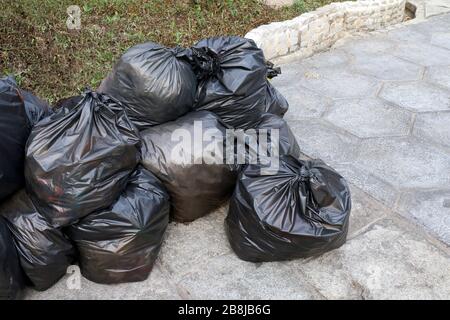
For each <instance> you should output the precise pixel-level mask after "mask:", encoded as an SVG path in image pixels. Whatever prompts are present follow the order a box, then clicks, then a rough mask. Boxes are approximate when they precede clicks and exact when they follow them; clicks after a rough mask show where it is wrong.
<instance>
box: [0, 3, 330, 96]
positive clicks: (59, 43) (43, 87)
mask: <svg viewBox="0 0 450 320" xmlns="http://www.w3.org/2000/svg"><path fill="white" fill-rule="evenodd" d="M329 2H331V0H297V1H296V2H295V4H294V5H293V6H292V7H287V8H282V9H278V10H276V9H272V8H269V7H267V6H266V5H264V4H262V3H261V2H260V1H258V0H223V1H219V0H88V1H80V0H15V1H11V0H0V8H2V9H1V10H0V73H1V74H6V73H9V74H11V73H12V74H14V75H15V76H16V77H17V80H18V81H19V82H20V85H21V86H23V87H24V88H26V89H29V90H32V91H34V92H35V93H36V94H38V95H39V96H41V97H42V98H46V99H48V100H50V102H55V101H56V100H58V99H60V98H63V97H67V96H71V95H74V94H77V93H79V92H80V91H81V90H82V89H83V88H84V87H86V86H91V87H93V88H95V87H96V86H97V85H98V84H99V83H100V81H101V79H102V78H103V77H104V76H105V75H106V74H107V73H108V71H109V70H110V69H111V67H112V65H113V63H114V61H115V60H116V59H117V57H119V56H120V55H121V54H122V53H123V52H124V51H125V50H126V49H127V48H129V47H131V46H133V45H135V44H137V43H141V42H145V41H155V42H158V43H162V44H164V45H167V46H175V45H182V46H190V45H192V44H194V43H195V42H196V41H198V40H200V39H202V38H205V37H209V36H216V35H245V34H246V33H247V32H248V31H249V30H251V29H253V28H255V27H256V26H258V25H261V24H265V23H269V22H272V21H280V20H286V19H291V18H293V17H295V16H297V15H299V14H301V13H303V12H305V11H310V10H314V9H315V8H317V7H319V6H322V5H325V4H327V3H329ZM69 5H79V6H80V8H81V10H82V15H81V30H69V29H68V28H67V26H66V19H67V17H68V15H67V12H66V10H67V7H68V6H69Z"/></svg>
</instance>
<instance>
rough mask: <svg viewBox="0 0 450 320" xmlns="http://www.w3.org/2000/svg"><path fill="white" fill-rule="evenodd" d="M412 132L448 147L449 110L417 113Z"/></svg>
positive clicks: (449, 138)
mask: <svg viewBox="0 0 450 320" xmlns="http://www.w3.org/2000/svg"><path fill="white" fill-rule="evenodd" d="M413 133H414V135H416V136H419V137H423V138H426V139H429V140H431V141H433V142H435V143H438V144H441V145H443V146H446V147H449V148H450V112H433V113H422V114H419V115H417V117H416V121H415V124H414V130H413Z"/></svg>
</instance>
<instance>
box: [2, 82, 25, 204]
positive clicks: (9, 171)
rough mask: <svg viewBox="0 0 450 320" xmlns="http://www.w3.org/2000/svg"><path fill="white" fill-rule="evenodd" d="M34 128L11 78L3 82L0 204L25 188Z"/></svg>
mask: <svg viewBox="0 0 450 320" xmlns="http://www.w3.org/2000/svg"><path fill="white" fill-rule="evenodd" d="M30 131H31V125H30V122H29V121H28V118H27V112H26V110H25V105H24V102H23V99H22V97H21V95H20V91H19V89H18V88H17V86H16V84H15V82H14V80H13V79H12V78H11V77H6V78H1V79H0V137H1V138H0V201H1V200H3V199H5V198H6V197H8V196H9V195H11V194H13V193H14V192H15V191H17V190H19V189H20V188H21V187H23V184H24V176H23V162H24V154H25V151H24V150H25V145H26V142H27V139H28V135H29V134H30Z"/></svg>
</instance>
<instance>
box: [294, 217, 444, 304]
mask: <svg viewBox="0 0 450 320" xmlns="http://www.w3.org/2000/svg"><path fill="white" fill-rule="evenodd" d="M289 265H290V266H292V267H293V268H296V270H297V272H299V273H300V274H301V275H304V276H305V277H306V280H307V281H308V282H310V283H311V284H312V285H314V286H315V287H316V288H317V289H318V290H319V291H320V293H322V294H323V295H324V296H325V297H326V298H328V299H449V298H450V277H449V276H448V274H449V270H450V259H449V256H448V255H447V254H445V253H444V252H442V251H440V250H439V249H437V248H436V247H434V246H432V245H431V244H430V243H429V242H427V241H426V240H425V239H424V238H423V237H421V236H419V235H418V234H416V233H413V232H408V231H406V230H404V229H402V228H400V227H399V226H397V225H396V224H395V222H394V221H392V220H389V219H386V220H383V221H381V222H378V223H376V224H375V225H374V226H372V227H371V228H370V229H369V230H368V231H367V232H365V233H363V234H361V235H359V236H358V237H356V238H354V239H351V240H350V241H348V242H347V244H345V245H344V246H343V247H341V248H339V249H337V250H335V251H331V252H329V253H328V254H325V255H323V256H321V257H319V258H317V259H314V260H311V261H309V262H307V263H305V264H302V263H298V261H295V262H290V263H289Z"/></svg>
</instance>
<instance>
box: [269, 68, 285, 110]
mask: <svg viewBox="0 0 450 320" xmlns="http://www.w3.org/2000/svg"><path fill="white" fill-rule="evenodd" d="M266 65H267V78H268V80H267V86H266V112H269V113H273V114H276V115H277V116H280V117H283V116H284V114H285V113H286V112H287V111H288V109H289V103H288V102H287V100H286V98H285V97H284V96H283V95H282V94H281V93H280V92H279V91H278V90H277V89H276V88H275V87H274V86H273V85H272V84H271V83H270V82H269V79H272V78H275V77H277V76H278V75H279V74H281V68H280V67H275V66H274V64H273V63H272V62H270V61H266Z"/></svg>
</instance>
